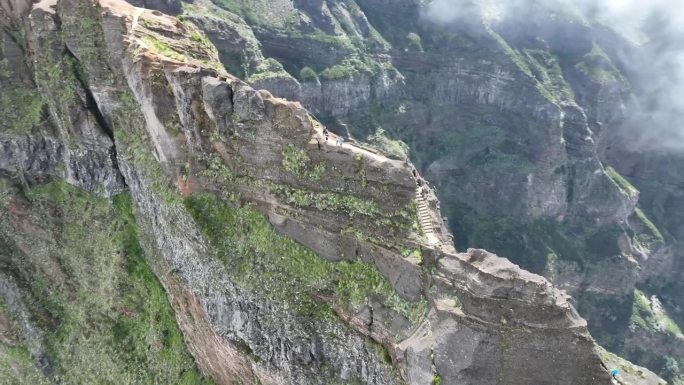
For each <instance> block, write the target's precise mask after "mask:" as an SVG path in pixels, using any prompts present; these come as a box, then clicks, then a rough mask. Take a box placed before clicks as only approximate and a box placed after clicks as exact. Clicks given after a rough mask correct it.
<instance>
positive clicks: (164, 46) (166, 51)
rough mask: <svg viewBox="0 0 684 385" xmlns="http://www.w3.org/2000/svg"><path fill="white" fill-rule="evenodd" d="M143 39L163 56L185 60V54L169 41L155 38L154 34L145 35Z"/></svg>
mask: <svg viewBox="0 0 684 385" xmlns="http://www.w3.org/2000/svg"><path fill="white" fill-rule="evenodd" d="M143 41H144V42H145V44H147V45H148V46H149V47H150V48H152V49H153V50H154V51H155V52H156V53H158V54H160V55H163V56H166V57H168V58H171V59H174V60H178V61H183V60H185V55H184V54H182V53H181V52H178V51H176V50H175V49H174V48H173V47H171V46H170V45H169V44H168V43H166V42H164V41H162V40H159V39H157V38H155V37H154V36H151V35H145V36H143Z"/></svg>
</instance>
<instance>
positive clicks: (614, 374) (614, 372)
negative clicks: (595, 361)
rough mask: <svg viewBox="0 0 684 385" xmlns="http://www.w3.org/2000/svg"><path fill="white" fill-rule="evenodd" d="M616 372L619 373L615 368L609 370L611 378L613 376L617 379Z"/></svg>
mask: <svg viewBox="0 0 684 385" xmlns="http://www.w3.org/2000/svg"><path fill="white" fill-rule="evenodd" d="M618 374H620V371H619V370H617V369H613V370H611V371H610V375H611V376H612V377H613V378H615V379H617V375H618Z"/></svg>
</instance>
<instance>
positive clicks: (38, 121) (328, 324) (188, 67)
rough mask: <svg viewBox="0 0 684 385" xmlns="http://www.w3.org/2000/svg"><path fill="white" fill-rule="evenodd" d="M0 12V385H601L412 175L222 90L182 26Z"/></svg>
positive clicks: (555, 312)
mask: <svg viewBox="0 0 684 385" xmlns="http://www.w3.org/2000/svg"><path fill="white" fill-rule="evenodd" d="M155 4H156V3H155ZM158 5H159V6H164V7H174V6H175V5H174V4H171V3H166V2H163V3H159V4H158ZM321 6H322V5H321ZM8 9H10V8H8V7H3V10H5V11H6V10H8ZM12 9H14V8H12ZM168 11H170V12H173V8H169V9H168ZM26 12H28V13H26ZM330 14H331V15H338V14H341V15H344V12H342V10H340V8H339V7H337V8H335V7H334V8H333V9H332V10H330ZM351 15H352V16H353V14H351ZM2 16H3V28H4V33H3V35H2V36H3V40H2V43H3V44H2V52H3V59H4V60H3V62H4V63H5V64H6V65H5V66H4V67H3V68H5V69H6V71H7V72H4V73H3V74H2V78H1V79H0V80H1V81H2V86H3V94H2V103H3V105H2V108H3V110H2V112H3V114H6V115H7V116H9V117H11V119H6V120H3V122H2V124H3V126H2V128H3V130H2V132H1V133H0V138H1V139H2V147H0V149H2V151H1V152H0V170H2V174H1V176H2V179H1V180H2V190H0V191H1V192H2V195H0V197H2V200H0V202H1V203H2V210H1V211H0V213H1V214H2V215H1V216H0V218H1V220H2V221H1V222H0V224H1V226H2V227H0V230H1V232H0V242H1V244H2V245H3V248H2V250H3V251H2V253H1V254H0V257H1V258H0V262H1V263H2V265H0V266H1V267H2V269H1V270H0V273H2V275H3V277H2V278H3V279H2V280H1V281H0V282H1V286H0V289H1V290H2V291H1V292H0V294H2V298H3V301H2V307H0V332H2V333H1V334H0V337H2V339H0V349H2V350H0V352H2V355H1V356H0V370H2V371H3V372H0V373H2V374H4V375H5V377H7V378H11V379H12V380H13V381H15V380H16V381H18V382H19V383H41V382H46V383H47V382H58V383H79V382H80V383H89V382H93V378H95V377H94V376H98V377H97V378H98V380H103V381H104V380H105V379H106V380H107V381H111V382H117V383H118V382H121V383H148V382H149V383H158V382H164V383H166V382H168V383H176V382H180V383H202V382H205V383H210V382H211V381H215V382H216V383H220V384H238V383H261V384H309V383H310V384H330V383H363V384H402V383H410V384H439V383H443V384H456V383H458V384H504V383H505V384H530V383H535V384H604V383H605V384H608V383H610V378H609V375H608V373H607V369H606V365H613V364H612V363H613V362H616V361H615V360H616V359H615V358H614V357H612V356H607V355H604V354H600V353H599V350H598V349H597V346H596V345H595V343H594V342H593V340H592V338H591V337H590V335H589V333H588V331H587V327H586V322H585V321H584V320H583V319H582V318H581V317H579V315H577V313H576V312H575V311H574V309H573V307H572V306H571V305H570V304H569V302H568V298H567V296H566V295H565V294H564V293H562V292H560V291H558V290H556V289H554V288H553V287H552V286H551V285H550V284H549V282H548V281H547V280H546V279H544V278H542V277H541V276H538V275H535V274H532V273H528V272H526V271H524V270H521V269H520V268H518V267H517V266H516V265H513V264H512V263H510V262H509V261H508V260H506V259H503V258H499V257H497V256H495V255H493V254H490V253H488V252H486V251H483V250H477V249H470V250H468V251H467V252H466V253H458V252H457V251H456V250H455V249H454V248H453V246H452V243H451V240H450V235H449V233H448V231H447V229H446V227H445V225H444V223H443V222H442V220H441V214H440V212H439V202H438V201H437V198H436V196H435V195H434V193H433V192H432V190H430V189H429V188H427V187H425V186H420V185H419V186H417V184H416V179H415V175H416V174H415V171H414V169H413V166H412V165H411V164H410V163H408V162H407V161H405V160H397V159H390V158H387V157H386V156H385V155H383V153H382V152H380V151H378V150H376V149H374V148H371V147H368V146H366V145H362V144H360V143H358V144H348V143H347V144H344V145H337V144H336V143H335V140H336V136H335V135H334V134H331V136H332V137H330V138H326V137H325V135H324V133H323V127H322V126H321V125H320V123H318V122H317V121H316V120H315V119H313V118H312V117H311V116H310V115H309V114H308V112H307V111H306V110H305V109H304V108H302V107H301V105H300V104H299V103H297V102H288V101H286V100H283V99H279V98H275V97H273V96H272V95H271V94H270V93H269V92H267V91H256V90H254V89H253V88H252V87H250V86H249V85H247V84H246V83H244V82H243V81H241V80H239V79H237V78H235V77H233V76H232V75H229V74H227V73H226V72H224V70H223V68H222V66H221V64H220V62H219V58H220V55H219V52H218V51H217V50H216V48H214V46H213V45H212V44H211V43H210V42H209V41H208V40H207V38H206V37H205V35H204V34H202V33H201V32H200V30H199V29H198V27H197V26H196V25H195V24H193V23H191V22H190V21H188V20H189V19H190V17H188V18H181V19H176V18H173V17H169V16H166V15H164V14H162V13H160V12H158V11H149V10H145V9H142V8H135V7H133V6H131V5H129V4H128V3H125V2H122V1H118V0H102V1H100V2H93V1H90V0H59V1H57V2H54V1H49V0H46V1H42V2H40V3H37V4H35V5H33V6H32V7H28V6H27V7H24V8H22V10H21V12H18V14H13V13H12V12H6V13H4V14H3V15H2ZM323 16H325V14H323ZM352 16H350V17H352ZM335 17H341V16H335ZM326 20H327V21H326ZM352 20H355V23H356V24H355V25H360V26H361V27H359V28H363V27H362V26H363V25H364V24H363V20H364V18H361V17H360V16H359V15H358V14H356V16H353V17H352ZM304 21H306V22H311V23H316V25H317V27H316V28H327V27H325V26H326V25H328V27H330V28H333V27H335V23H334V22H333V23H332V24H333V26H332V27H331V26H330V25H329V24H330V20H329V19H326V18H325V17H322V18H321V19H320V20H319V19H316V18H311V20H304ZM304 21H302V23H304ZM205 22H207V21H206V20H205ZM226 23H227V22H226ZM240 23H241V21H240V20H237V21H235V24H234V25H233V26H232V27H230V28H235V30H237V29H239V28H240V27H239V24H240ZM326 23H327V24H326ZM197 24H198V25H205V24H202V22H200V21H198V23H197ZM226 25H227V24H226ZM230 28H228V27H227V30H230ZM226 33H228V32H226ZM263 33H267V32H263ZM369 33H370V32H369ZM210 36H211V34H210ZM222 36H224V37H225V38H226V40H227V41H228V40H231V38H230V34H229V33H228V34H227V35H222ZM235 44H236V45H240V44H242V47H248V46H249V44H250V43H249V42H248V41H245V42H236V43H235ZM223 55H224V56H223V57H226V56H229V55H228V54H227V53H225V52H224V53H223ZM254 58H255V60H257V62H258V60H259V56H258V55H255V56H254ZM258 65H259V64H257V66H258ZM255 81H256V80H255ZM5 90H11V92H6V91H5ZM133 213H135V214H133ZM152 272H153V273H154V275H152ZM162 287H163V289H162ZM164 292H165V294H166V296H167V297H168V301H167V299H166V297H164ZM174 316H175V317H174ZM174 321H175V322H174ZM77 325H81V326H80V327H78V326H77ZM181 336H182V337H181ZM181 338H182V340H181ZM190 355H192V357H193V358H194V362H193V360H192V359H190ZM195 365H196V366H197V368H198V369H199V371H198V369H197V368H195ZM622 365H625V368H632V366H630V365H629V364H628V363H623V364H622ZM634 370H637V369H634ZM638 370H642V369H638ZM199 373H202V374H203V375H204V376H207V377H206V378H203V377H202V375H200V374H199ZM643 373H645V374H648V375H644V376H642V377H639V376H635V377H634V378H633V381H634V382H633V383H635V384H640V383H643V384H657V383H659V382H660V380H659V379H658V378H657V377H655V376H653V375H651V374H650V373H648V372H646V371H643ZM209 378H211V380H210V379H209ZM625 380H626V381H627V380H628V379H627V378H626V379H625Z"/></svg>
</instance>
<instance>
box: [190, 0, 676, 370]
mask: <svg viewBox="0 0 684 385" xmlns="http://www.w3.org/2000/svg"><path fill="white" fill-rule="evenodd" d="M464 3H465V2H464ZM471 3H472V4H471V7H470V8H468V7H460V8H459V10H461V12H462V14H461V17H459V18H453V17H452V18H446V17H440V15H434V14H433V15H431V14H430V8H429V4H428V3H426V2H419V1H413V0H396V1H387V0H357V1H332V0H331V1H294V2H290V1H277V2H265V1H246V0H235V1H232V0H231V1H228V0H214V1H209V0H203V1H194V2H192V3H183V4H182V17H187V18H188V19H190V20H193V21H194V22H195V23H196V24H197V25H198V26H200V28H202V29H203V30H204V31H205V32H206V33H207V35H208V37H209V38H210V39H211V40H212V42H213V43H214V44H216V46H217V48H218V50H219V56H220V59H221V61H222V62H223V63H224V64H225V65H226V67H227V68H228V69H229V70H230V72H231V73H233V74H234V75H236V76H238V77H240V78H241V79H243V80H245V81H247V82H249V83H250V84H251V85H252V86H254V87H255V88H266V89H268V90H269V91H270V92H271V93H272V94H274V95H276V96H280V97H285V98H287V99H291V100H300V101H301V102H302V104H303V105H304V106H305V107H306V108H307V109H309V110H310V111H312V112H313V113H315V114H316V116H318V117H319V118H320V119H321V120H322V121H323V122H324V123H325V124H326V125H327V126H328V127H331V128H332V129H333V131H335V132H338V133H343V134H345V135H351V136H352V137H355V138H358V139H360V140H370V141H372V142H374V143H376V144H377V145H379V146H380V147H381V148H382V149H383V150H384V151H385V153H387V154H389V155H390V156H391V157H392V158H393V159H394V158H396V159H403V158H405V154H404V151H405V147H404V146H402V145H401V143H397V142H395V141H393V140H396V139H400V140H403V141H405V142H406V143H408V144H409V147H410V154H411V159H412V160H413V162H414V163H415V165H416V167H417V169H418V170H419V171H421V172H422V173H423V174H424V175H426V178H427V179H428V180H429V181H430V182H432V183H433V184H434V185H435V186H436V190H437V193H438V195H439V197H440V199H441V202H442V211H443V213H444V214H445V215H446V216H447V217H448V219H449V227H450V228H451V229H452V230H453V232H454V236H455V242H456V245H457V247H458V248H461V249H466V248H468V247H483V248H486V249H489V250H493V251H496V252H497V253H499V254H500V255H503V256H506V257H507V258H509V259H511V260H512V261H513V262H515V263H519V264H520V265H521V266H523V267H525V268H527V269H529V270H531V271H533V272H535V273H538V274H542V275H544V276H545V277H546V278H548V279H549V280H550V281H552V282H553V283H554V284H555V285H557V286H558V287H560V288H562V289H565V290H567V291H568V292H569V293H570V294H572V295H573V297H574V298H575V300H576V301H577V302H576V304H577V306H578V309H579V310H580V313H581V314H582V315H583V316H584V317H585V318H587V319H588V321H589V327H590V329H592V331H593V332H594V334H595V335H596V336H597V338H598V339H599V341H600V342H601V343H602V344H604V345H606V346H607V347H608V348H609V349H610V350H613V351H616V352H620V353H622V354H625V355H627V356H628V357H629V358H631V359H634V360H637V361H638V362H640V363H642V364H644V365H648V366H649V367H650V368H652V369H654V370H658V371H660V372H661V373H663V374H664V375H666V376H668V378H669V379H670V380H671V381H681V379H679V380H678V377H679V375H678V374H677V371H676V370H672V368H673V367H674V366H680V367H681V366H682V365H684V362H682V361H681V359H680V358H679V357H682V356H683V355H682V352H681V348H680V346H681V343H682V341H683V340H682V338H681V333H680V332H679V329H680V326H679V325H682V322H684V319H683V318H682V317H683V315H682V314H683V313H682V311H681V309H682V308H683V307H682V303H681V298H680V297H681V296H679V295H678V293H679V292H681V290H682V287H681V283H680V282H681V280H680V278H681V272H682V265H681V264H682V262H681V261H682V260H683V258H682V256H681V252H680V251H679V250H680V249H681V248H680V247H678V245H679V244H680V243H681V234H680V233H681V231H680V230H681V221H680V220H679V217H678V216H677V215H676V213H677V212H679V211H680V209H681V207H682V204H681V194H680V191H681V186H680V184H681V183H680V181H681V178H680V175H679V174H680V173H679V172H678V171H677V170H679V169H681V167H680V166H681V156H678V155H677V154H673V153H672V152H668V153H662V152H659V151H644V149H641V148H635V147H634V146H633V145H632V143H630V138H632V137H633V136H631V135H630V134H629V131H626V130H625V127H626V126H627V125H626V122H628V120H629V118H630V113H631V111H634V110H637V109H638V101H639V98H640V97H641V96H640V94H639V92H640V89H641V88H644V87H643V84H640V82H642V80H641V79H640V78H639V76H636V75H635V74H637V75H638V69H637V67H640V66H641V67H644V68H648V65H647V63H648V60H649V59H648V57H645V56H644V54H643V52H645V51H642V49H641V48H640V47H639V46H636V45H634V44H633V43H630V41H629V40H627V39H625V38H623V37H621V36H620V34H618V33H616V32H615V31H613V30H611V29H610V28H609V27H607V26H605V25H602V24H600V23H597V22H596V21H594V20H592V19H591V18H590V17H589V15H583V14H582V11H581V9H580V8H578V7H575V6H574V5H573V3H572V2H568V1H557V2H547V3H545V4H538V5H536V6H534V7H515V6H507V5H506V4H504V3H505V2H487V3H488V4H490V5H493V6H494V7H495V9H494V11H496V6H497V4H498V6H500V7H502V8H504V9H505V11H502V12H498V13H497V12H494V11H492V12H489V13H487V12H485V13H481V12H479V8H478V4H480V3H485V2H477V1H476V2H471ZM459 4H461V3H459ZM461 5H462V4H461ZM502 15H503V16H502ZM624 176H626V177H627V178H625V177H624ZM643 296H645V297H646V298H648V301H646V303H645V304H644V302H643V301H641V298H642V297H643ZM658 304H661V305H662V306H660V305H658ZM639 312H645V313H647V314H648V316H647V317H646V318H647V319H649V320H651V321H647V322H641V320H642V318H643V317H640V316H638V314H639ZM649 341H650V342H649ZM663 346H667V347H666V348H663ZM676 362H678V364H676V365H675V364H674V363H676Z"/></svg>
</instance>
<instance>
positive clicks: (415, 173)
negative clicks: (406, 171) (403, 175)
mask: <svg viewBox="0 0 684 385" xmlns="http://www.w3.org/2000/svg"><path fill="white" fill-rule="evenodd" d="M413 177H414V178H418V171H416V169H415V168H414V169H413Z"/></svg>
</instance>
